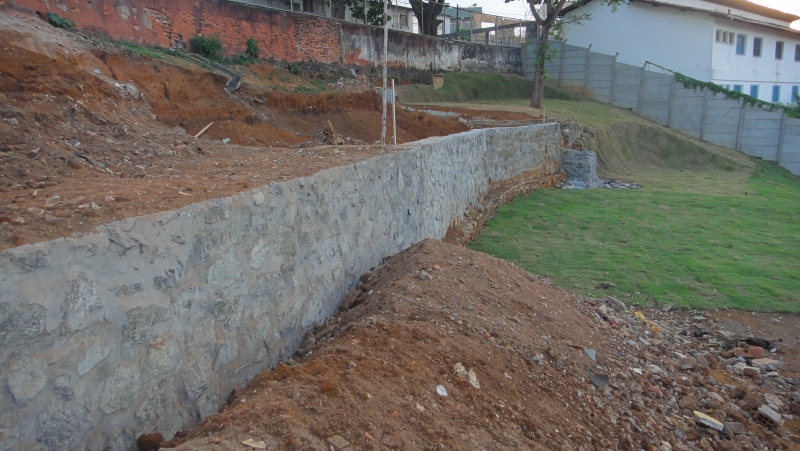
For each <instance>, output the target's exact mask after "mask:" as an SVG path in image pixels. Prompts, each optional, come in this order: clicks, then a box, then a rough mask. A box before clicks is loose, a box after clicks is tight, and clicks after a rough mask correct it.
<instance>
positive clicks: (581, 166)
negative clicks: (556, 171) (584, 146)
mask: <svg viewBox="0 0 800 451" xmlns="http://www.w3.org/2000/svg"><path fill="white" fill-rule="evenodd" d="M561 168H562V170H563V171H564V173H565V174H567V180H569V181H570V182H580V183H583V184H585V185H586V186H590V187H591V186H600V185H601V184H602V183H603V181H602V180H600V178H599V177H598V176H597V152H593V151H591V150H574V149H565V150H564V151H563V152H562V162H561Z"/></svg>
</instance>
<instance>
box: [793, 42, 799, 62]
mask: <svg viewBox="0 0 800 451" xmlns="http://www.w3.org/2000/svg"><path fill="white" fill-rule="evenodd" d="M794 60H795V61H800V44H797V45H795V46H794Z"/></svg>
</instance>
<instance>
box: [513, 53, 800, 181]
mask: <svg viewBox="0 0 800 451" xmlns="http://www.w3.org/2000/svg"><path fill="white" fill-rule="evenodd" d="M550 45H551V46H552V47H553V48H554V49H556V50H558V54H557V55H556V57H555V58H554V59H553V60H552V61H550V62H548V64H547V65H546V67H545V68H546V69H547V72H548V75H549V83H552V84H555V85H556V86H558V87H561V88H565V89H569V90H572V91H576V92H579V93H582V94H586V95H587V96H589V97H592V98H594V99H596V100H599V101H601V102H605V103H610V104H612V105H616V106H619V107H622V108H628V109H630V110H631V111H633V112H634V113H637V114H639V115H641V116H644V117H646V118H648V119H651V120H653V121H654V122H656V123H658V124H661V125H664V126H667V127H669V128H673V129H675V130H679V131H681V132H683V133H686V134H687V135H689V136H693V137H695V138H700V139H703V140H705V141H709V142H712V143H714V144H717V145H720V146H724V147H728V148H731V149H736V150H740V151H742V152H744V153H746V154H748V155H752V156H756V157H760V158H763V159H765V160H771V161H775V162H777V163H778V164H780V165H781V166H783V167H785V168H787V169H789V170H790V171H791V172H792V173H794V174H800V119H795V118H792V117H789V116H787V115H786V113H785V112H784V111H783V110H782V109H769V108H764V107H761V106H758V105H750V104H747V103H746V102H744V101H739V100H736V99H729V98H726V96H725V95H724V94H716V93H713V92H711V91H710V90H708V89H705V90H703V89H695V88H687V87H685V86H683V84H682V83H681V82H679V81H677V80H675V77H674V76H673V74H671V73H665V72H664V71H663V70H661V69H658V68H656V67H655V66H654V65H651V64H650V63H645V64H644V65H643V66H632V65H630V64H623V63H618V62H617V56H618V55H619V54H617V55H606V54H603V53H597V52H593V51H591V47H589V48H584V47H577V46H573V45H568V44H567V43H566V42H563V41H551V44H550ZM535 57H536V48H535V46H530V47H527V48H526V49H525V55H524V59H525V74H526V75H527V76H532V73H533V64H534V60H535ZM650 68H652V69H656V70H648V69H650Z"/></svg>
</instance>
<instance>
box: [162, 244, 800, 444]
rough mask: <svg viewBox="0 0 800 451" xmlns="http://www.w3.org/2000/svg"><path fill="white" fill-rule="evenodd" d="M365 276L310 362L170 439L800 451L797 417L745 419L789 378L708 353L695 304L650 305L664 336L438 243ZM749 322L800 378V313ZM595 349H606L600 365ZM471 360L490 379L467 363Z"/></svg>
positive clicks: (255, 386) (285, 370)
mask: <svg viewBox="0 0 800 451" xmlns="http://www.w3.org/2000/svg"><path fill="white" fill-rule="evenodd" d="M361 280H362V286H360V287H359V288H357V289H356V290H354V291H353V292H352V293H351V294H350V295H349V296H348V297H346V298H345V301H344V304H343V305H344V306H345V308H346V307H348V306H350V307H351V308H350V309H347V310H345V311H343V312H342V313H339V314H338V315H336V316H335V317H333V318H332V319H330V320H329V321H328V322H327V323H326V324H324V325H320V326H319V327H317V328H315V329H314V332H315V333H316V338H317V340H316V342H315V344H314V345H313V346H311V347H310V348H309V351H310V355H306V356H304V357H298V358H297V359H296V360H294V361H290V362H288V364H279V365H278V366H277V368H275V370H274V371H264V372H263V373H261V374H260V375H258V376H256V377H255V378H254V379H253V380H252V381H251V382H250V383H249V384H248V385H247V386H246V387H243V388H241V389H237V390H236V391H235V392H234V393H233V394H232V396H231V399H230V404H229V405H226V406H223V408H221V409H220V412H219V413H218V414H214V415H211V416H210V417H209V418H207V419H206V420H205V421H204V422H203V423H202V424H200V425H199V426H198V427H197V428H196V429H194V430H191V431H187V432H182V433H179V434H178V435H177V437H176V438H175V439H174V440H172V441H171V442H168V443H165V444H162V445H161V446H162V447H172V446H176V445H180V446H178V449H180V450H246V449H253V448H250V447H248V446H245V445H243V444H242V442H244V441H247V440H252V441H253V443H256V444H260V442H263V445H264V447H265V448H264V449H272V450H300V449H302V450H320V451H321V450H329V449H343V447H345V445H347V446H349V448H346V447H345V449H349V450H353V451H354V450H383V449H403V450H434V449H435V450H490V449H509V450H510V449H530V450H543V451H544V450H579V449H580V450H587V451H588V450H607V449H619V450H630V451H632V450H640V449H645V450H648V451H655V450H662V451H663V450H665V449H685V450H695V449H706V450H710V449H718V450H751V449H758V448H756V447H755V445H753V443H756V442H754V441H753V440H752V439H751V437H753V438H755V440H756V441H758V442H759V443H764V444H766V445H768V446H769V449H793V450H797V449H800V447H798V443H797V441H796V434H797V429H798V421H797V420H796V417H795V419H793V420H791V421H789V420H786V421H784V425H783V426H780V427H779V428H776V429H767V428H764V427H763V426H761V425H759V424H757V423H756V422H754V421H750V420H748V417H749V416H750V415H751V414H753V413H754V407H753V406H755V408H757V407H758V406H760V405H761V402H762V401H761V400H762V399H763V396H764V394H765V393H774V394H778V395H779V396H780V399H782V400H783V402H785V403H786V404H785V405H784V408H786V409H787V410H785V411H786V412H788V406H789V403H790V401H789V399H791V396H790V395H791V394H790V393H789V392H788V391H787V389H786V388H785V387H786V384H784V385H776V384H777V380H776V379H768V378H767V379H765V380H764V381H761V382H760V383H759V384H756V383H753V382H752V381H750V380H748V379H747V378H743V377H742V376H741V375H735V374H732V373H730V372H727V371H726V370H725V369H724V368H723V367H722V366H721V365H722V364H721V363H720V364H717V362H716V358H715V357H714V361H712V360H711V359H712V356H711V354H709V352H710V353H713V352H715V350H713V349H710V348H709V347H708V345H707V342H708V341H709V340H708V339H706V338H697V339H695V338H692V335H691V334H689V335H688V336H684V335H683V332H682V328H684V327H689V330H693V329H691V327H693V326H689V323H690V322H691V321H695V320H693V319H692V315H690V314H688V313H686V312H670V313H669V314H666V313H662V312H645V314H646V315H647V317H648V318H652V319H653V320H656V321H657V323H658V324H660V325H661V326H660V327H661V330H660V331H657V330H656V329H655V328H652V327H651V325H648V323H646V322H644V321H641V320H639V319H638V318H636V317H635V316H634V315H633V314H632V312H631V311H627V312H625V313H620V314H617V313H614V311H613V310H611V309H609V308H607V306H606V305H604V304H602V301H598V300H591V299H585V298H582V297H580V296H578V295H575V294H573V293H570V292H567V291H564V290H560V289H558V288H556V287H554V286H553V285H552V284H551V283H550V282H549V281H548V280H546V279H542V278H539V277H537V276H534V275H531V274H529V273H527V272H526V271H524V270H522V269H521V268H519V267H517V266H515V265H513V264H511V263H508V262H505V261H502V260H498V259H496V258H494V257H491V256H488V255H485V254H481V253H478V252H474V251H470V250H468V249H465V248H463V247H458V246H454V245H450V244H445V243H442V242H435V241H427V242H423V243H421V244H419V245H416V246H414V247H412V248H411V249H408V250H406V251H404V252H401V253H400V254H398V255H396V256H394V257H391V258H390V259H388V260H387V261H386V262H385V264H384V265H382V266H381V267H380V268H377V269H375V270H374V271H372V272H370V273H367V274H365V275H364V276H362V278H361ZM603 309H605V310H603ZM598 312H606V313H604V314H603V315H604V316H606V315H607V317H608V321H606V320H604V319H601V318H600V316H599V313H598ZM726 314H727V315H728V316H726ZM730 315H731V312H716V313H713V312H712V313H711V314H709V315H708V316H709V317H708V318H706V319H703V320H702V321H704V322H703V323H702V324H705V325H706V326H705V327H708V328H709V330H710V332H709V333H710V334H714V335H715V336H716V333H717V332H718V330H717V329H712V328H711V326H712V325H716V326H718V327H719V328H720V330H721V329H722V328H725V329H728V330H730V329H734V328H735V327H737V326H735V325H734V324H738V323H736V322H737V320H741V318H742V317H743V316H746V317H747V318H745V320H747V319H750V317H749V316H747V315H750V314H747V315H739V314H735V313H734V314H733V316H730ZM623 318H624V319H623ZM752 318H756V319H754V320H752V321H751V323H758V325H754V326H753V330H752V332H754V333H755V332H758V333H768V334H771V335H769V337H771V338H776V337H783V338H782V342H781V343H780V347H781V350H780V351H779V357H778V358H780V359H781V360H782V361H783V363H784V365H785V366H784V367H783V369H782V370H781V371H780V374H781V376H782V377H783V378H784V379H783V380H790V379H788V378H792V377H794V378H796V377H797V376H798V373H797V372H796V369H797V368H799V367H800V365H799V364H800V361H798V359H797V352H798V338H800V337H798V330H799V329H798V328H797V327H798V325H800V321H798V318H797V317H784V319H782V320H781V326H782V327H783V328H781V327H774V326H776V324H775V323H774V322H773V321H772V319H774V318H777V315H775V316H771V315H767V316H762V317H760V319H759V318H758V317H752ZM612 320H613V323H612V322H610V321H612ZM698 321H699V320H698ZM650 324H654V323H650ZM742 327H744V326H742ZM654 331H655V332H654ZM736 332H743V333H746V330H744V329H743V330H741V331H736ZM673 334H674V335H673ZM673 336H676V337H681V338H679V340H680V343H678V342H676V341H675V340H676V339H674V338H673ZM758 336H764V335H758ZM684 337H685V338H684ZM641 340H644V342H647V343H650V344H649V345H648V346H645V345H643V342H642V341H641ZM631 341H633V342H632V343H631ZM742 346H744V347H747V345H742ZM583 348H590V349H593V350H595V351H596V355H597V357H596V358H597V361H596V362H594V361H592V359H591V358H590V357H589V355H587V353H585V352H584V350H583ZM675 352H680V353H691V352H694V353H695V355H706V356H707V358H708V362H709V364H711V368H709V367H708V366H706V367H704V368H700V367H698V368H695V367H692V368H691V369H687V370H682V369H681V365H682V362H683V361H682V360H680V359H678V357H675V358H674V359H673V358H671V357H670V356H671V355H672V354H674V353H675ZM724 352H730V351H724ZM724 352H723V354H724ZM770 356H772V354H770ZM692 361H693V362H695V363H697V362H700V357H698V359H697V361H695V360H694V359H693V358H692ZM651 362H652V363H655V364H656V365H655V366H654V365H652V364H651ZM459 363H460V364H461V365H462V366H463V371H465V372H468V371H470V370H472V371H474V373H475V375H476V379H477V383H478V384H479V387H477V386H473V385H471V384H470V382H469V376H468V374H465V373H463V372H458V371H457V369H456V367H457V365H458V364H459ZM659 365H660V367H659ZM652 368H657V371H660V373H651V371H654V370H652ZM587 371H591V372H593V373H602V374H607V375H610V377H611V379H610V382H609V385H607V386H606V387H604V388H602V389H597V388H595V387H594V386H593V385H592V384H590V383H589V379H588V377H587V374H588V373H587ZM637 371H638V373H637ZM640 374H641V375H640ZM659 374H660V376H659ZM794 380H795V381H797V379H794ZM440 385H441V386H442V387H443V388H444V391H446V393H447V396H443V395H442V394H439V393H438V392H437V386H440ZM788 390H789V391H791V389H788ZM443 393H444V392H443ZM711 393H713V394H711ZM678 404H679V405H678ZM693 410H698V411H702V412H703V413H707V414H709V415H713V416H714V417H716V418H720V419H721V420H720V421H732V422H739V423H740V424H742V425H743V431H746V434H748V435H743V434H737V435H735V436H733V435H730V436H726V435H724V434H722V433H719V432H717V431H715V430H713V429H709V428H706V427H703V426H702V425H700V424H697V423H695V422H694V421H693V420H692V418H693V416H694V415H693ZM676 431H678V432H676ZM154 432H155V431H154ZM676 434H678V435H676ZM726 434H727V433H726ZM701 443H702V444H703V445H700V444H701ZM664 444H668V446H669V447H668V448H664V446H666V445H664ZM331 446H333V448H331Z"/></svg>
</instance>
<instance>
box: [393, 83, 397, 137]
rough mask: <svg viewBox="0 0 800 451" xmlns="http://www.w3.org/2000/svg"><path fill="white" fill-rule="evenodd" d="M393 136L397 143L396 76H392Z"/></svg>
mask: <svg viewBox="0 0 800 451" xmlns="http://www.w3.org/2000/svg"><path fill="white" fill-rule="evenodd" d="M392 136H394V145H395V146H396V145H397V91H395V90H394V78H392Z"/></svg>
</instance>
